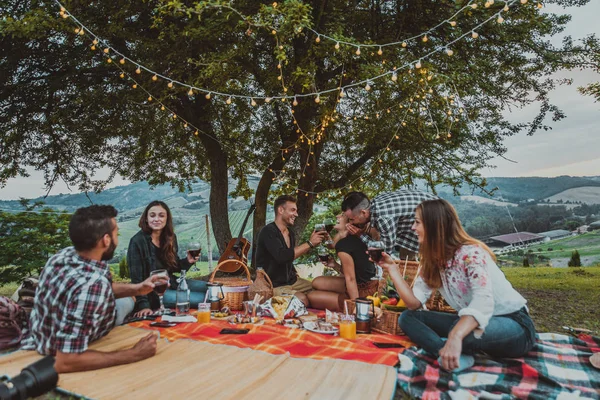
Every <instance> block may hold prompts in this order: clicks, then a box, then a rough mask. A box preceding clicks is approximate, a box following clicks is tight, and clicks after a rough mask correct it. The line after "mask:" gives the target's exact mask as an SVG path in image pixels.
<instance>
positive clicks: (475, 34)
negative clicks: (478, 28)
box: [471, 31, 479, 39]
mask: <svg viewBox="0 0 600 400" xmlns="http://www.w3.org/2000/svg"><path fill="white" fill-rule="evenodd" d="M471 37H472V38H473V39H477V38H478V37H479V33H477V32H475V31H473V32H471Z"/></svg>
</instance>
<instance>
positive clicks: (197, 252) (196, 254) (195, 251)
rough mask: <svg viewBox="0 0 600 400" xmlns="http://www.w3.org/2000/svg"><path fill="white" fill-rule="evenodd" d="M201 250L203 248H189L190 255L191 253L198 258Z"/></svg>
mask: <svg viewBox="0 0 600 400" xmlns="http://www.w3.org/2000/svg"><path fill="white" fill-rule="evenodd" d="M201 250H202V249H198V250H189V252H190V255H191V256H192V257H194V258H196V257H198V256H199V255H200V251H201Z"/></svg>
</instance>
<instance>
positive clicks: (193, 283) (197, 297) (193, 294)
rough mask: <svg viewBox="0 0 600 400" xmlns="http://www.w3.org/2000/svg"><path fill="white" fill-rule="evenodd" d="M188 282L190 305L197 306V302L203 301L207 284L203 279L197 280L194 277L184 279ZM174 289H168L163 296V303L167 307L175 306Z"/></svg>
mask: <svg viewBox="0 0 600 400" xmlns="http://www.w3.org/2000/svg"><path fill="white" fill-rule="evenodd" d="M186 282H187V284H188V288H189V289H190V307H191V308H198V303H202V302H203V301H204V297H205V296H206V291H207V289H208V285H207V284H206V282H204V281H199V280H196V279H186ZM176 293H177V291H176V290H171V289H168V290H167V291H166V292H165V295H164V296H163V304H164V305H165V307H167V308H175V302H176V301H177V299H176Z"/></svg>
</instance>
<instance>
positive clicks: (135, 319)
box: [125, 315, 158, 324]
mask: <svg viewBox="0 0 600 400" xmlns="http://www.w3.org/2000/svg"><path fill="white" fill-rule="evenodd" d="M156 318H158V316H156V315H144V316H143V317H133V318H129V319H127V320H125V323H126V324H128V323H130V322H138V321H154V320H155V319H156Z"/></svg>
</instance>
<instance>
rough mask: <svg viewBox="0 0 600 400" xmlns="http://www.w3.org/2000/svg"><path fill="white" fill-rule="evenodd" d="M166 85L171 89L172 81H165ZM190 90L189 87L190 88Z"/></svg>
mask: <svg viewBox="0 0 600 400" xmlns="http://www.w3.org/2000/svg"><path fill="white" fill-rule="evenodd" d="M167 87H168V88H169V89H171V88H172V87H173V81H170V82H169V83H167ZM190 90H191V89H190Z"/></svg>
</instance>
